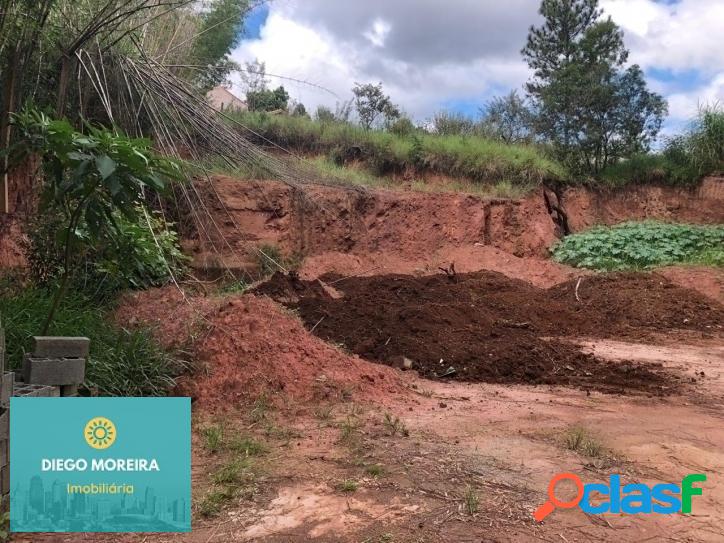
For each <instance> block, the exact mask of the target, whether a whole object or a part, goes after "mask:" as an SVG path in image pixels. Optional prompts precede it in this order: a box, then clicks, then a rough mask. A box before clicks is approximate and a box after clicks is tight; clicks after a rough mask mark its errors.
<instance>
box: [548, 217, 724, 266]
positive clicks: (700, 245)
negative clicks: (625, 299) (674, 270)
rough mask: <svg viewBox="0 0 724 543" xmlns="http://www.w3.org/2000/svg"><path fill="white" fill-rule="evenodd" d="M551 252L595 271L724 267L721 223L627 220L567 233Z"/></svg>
mask: <svg viewBox="0 0 724 543" xmlns="http://www.w3.org/2000/svg"><path fill="white" fill-rule="evenodd" d="M552 252H553V258H554V259H555V260H557V261H558V262H562V263H564V264H569V265H571V266H577V267H581V268H591V269H595V270H627V269H642V268H650V267H655V266H668V265H672V264H706V265H714V266H724V226H698V225H690V224H668V223H660V222H653V221H647V222H640V223H637V222H628V223H623V224H620V225H617V226H612V227H597V228H592V229H591V230H588V231H586V232H582V233H580V234H574V235H571V236H567V237H566V238H564V239H563V240H562V241H560V242H559V243H558V244H557V245H556V246H555V247H553V250H552Z"/></svg>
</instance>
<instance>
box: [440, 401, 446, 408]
mask: <svg viewBox="0 0 724 543" xmlns="http://www.w3.org/2000/svg"><path fill="white" fill-rule="evenodd" d="M438 405H439V406H440V407H442V408H443V409H445V408H446V407H447V404H446V403H445V402H440V403H439V404H438Z"/></svg>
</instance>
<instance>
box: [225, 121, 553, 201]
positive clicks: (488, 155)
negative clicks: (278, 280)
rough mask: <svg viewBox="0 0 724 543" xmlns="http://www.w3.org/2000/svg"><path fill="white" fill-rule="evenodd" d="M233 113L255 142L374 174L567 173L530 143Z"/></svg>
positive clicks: (530, 177) (533, 176) (504, 177)
mask: <svg viewBox="0 0 724 543" xmlns="http://www.w3.org/2000/svg"><path fill="white" fill-rule="evenodd" d="M232 116H234V117H235V118H236V119H238V120H239V121H240V122H241V124H243V125H244V126H246V127H248V128H249V129H250V130H251V131H252V132H245V135H246V136H248V137H249V138H250V139H251V140H252V141H254V142H257V143H260V144H262V143H265V142H266V143H268V141H272V142H274V143H275V144H277V145H279V146H281V147H284V148H286V149H291V150H294V151H295V152H297V153H302V154H310V155H323V154H324V155H327V156H329V158H330V159H332V160H333V161H334V162H335V163H336V164H337V165H340V166H341V165H345V164H348V163H361V164H363V165H364V166H365V167H366V168H367V169H368V170H369V171H371V172H372V173H373V174H375V175H389V174H394V173H402V172H405V171H406V170H408V169H409V168H410V167H413V168H414V169H415V170H416V171H418V172H419V173H435V174H444V175H447V176H450V177H453V178H464V179H466V180H467V181H468V182H472V183H490V182H494V183H497V182H501V181H507V182H510V183H511V184H513V185H515V186H516V187H522V186H525V187H526V188H528V187H530V186H531V185H534V184H538V183H541V182H542V181H543V180H555V181H562V180H563V179H564V178H565V177H566V173H565V171H564V169H563V168H562V167H561V166H560V165H559V164H557V163H556V162H555V161H553V160H549V159H547V158H545V156H544V155H543V153H542V152H541V151H540V150H539V149H538V148H536V147H534V146H531V145H509V144H505V143H503V142H501V141H495V140H492V139H490V138H484V137H479V136H470V137H462V136H445V137H441V136H437V135H434V134H426V133H424V132H422V131H419V132H415V133H414V134H412V135H410V136H398V135H396V134H393V133H390V132H383V131H379V130H364V129H362V128H360V127H357V126H353V125H350V124H347V123H342V122H315V121H312V120H311V119H307V118H301V117H290V116H284V115H267V114H263V113H235V114H232ZM352 174H354V175H356V173H355V172H352ZM352 174H350V175H352Z"/></svg>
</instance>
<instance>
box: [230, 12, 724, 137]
mask: <svg viewBox="0 0 724 543" xmlns="http://www.w3.org/2000/svg"><path fill="white" fill-rule="evenodd" d="M600 3H601V7H602V8H603V9H604V11H605V13H606V14H607V15H610V16H611V17H612V18H613V19H614V21H615V22H616V23H617V24H619V25H620V26H621V27H622V28H623V30H624V32H625V41H626V45H627V47H628V48H629V49H630V51H631V55H630V61H631V62H635V63H637V64H639V65H641V66H642V68H643V69H644V72H645V74H646V76H647V79H648V83H649V86H650V88H652V89H653V90H655V91H657V92H659V93H661V94H662V95H664V96H665V97H666V98H667V100H668V101H669V109H670V117H669V119H668V120H667V122H666V126H665V133H671V132H674V131H677V130H679V129H681V127H682V126H684V124H685V123H686V122H687V120H688V119H690V118H691V116H693V114H694V113H695V112H696V109H697V105H698V104H699V103H710V102H713V101H716V100H721V101H724V53H722V47H721V35H722V31H723V30H724V1H721V0H658V1H655V0H601V2H600ZM538 5H539V1H538V0H506V2H497V1H495V2H493V1H482V0H447V1H446V2H445V3H444V4H443V3H441V2H440V1H439V0H395V1H394V2H392V1H390V0H366V1H365V2H347V1H339V0H272V1H271V2H269V3H267V4H264V5H263V6H261V7H259V8H257V9H255V10H254V11H253V12H252V14H251V15H250V17H249V18H248V20H247V22H246V25H245V31H244V36H243V39H242V42H241V44H240V46H239V47H238V48H237V49H236V50H235V51H234V53H233V57H234V59H235V60H237V61H239V62H244V61H249V60H254V59H256V58H258V59H259V60H262V61H264V62H266V67H267V71H268V72H269V73H274V74H281V75H285V76H288V77H290V78H294V79H299V80H303V81H308V82H309V83H312V84H313V85H318V86H321V87H323V88H324V90H321V89H319V88H318V87H316V86H311V85H304V84H301V83H296V82H292V81H285V80H277V81H272V83H273V84H277V83H281V84H284V85H285V87H286V88H287V90H288V91H289V92H290V94H291V95H292V97H293V98H294V99H296V100H298V101H301V102H303V103H304V104H305V105H306V106H307V109H308V110H312V111H313V110H314V109H315V108H316V106H318V105H321V104H324V105H327V106H331V107H334V106H335V104H336V103H340V102H343V101H345V100H348V99H349V97H350V95H351V92H350V89H351V87H352V86H353V85H354V83H355V82H375V83H376V82H382V83H383V85H384V87H385V89H386V90H387V92H388V93H389V94H390V95H391V96H392V98H393V100H394V101H395V102H397V103H399V104H401V105H402V107H403V109H404V110H405V111H406V112H407V113H408V114H409V115H410V116H411V117H412V118H413V119H415V120H417V121H419V122H424V121H425V120H426V119H428V118H430V117H431V116H432V115H433V114H434V113H435V112H436V111H438V110H440V109H451V110H455V111H459V112H461V113H464V114H468V115H471V116H474V115H476V114H477V112H478V109H479V108H480V107H481V106H482V105H483V104H485V102H486V101H487V100H489V99H490V98H492V97H493V96H495V95H499V94H504V93H507V92H508V91H510V90H512V89H519V90H521V89H522V85H523V83H524V82H525V81H526V79H528V77H529V75H530V73H529V70H528V67H527V66H526V65H525V63H524V62H523V61H522V59H521V57H520V48H521V47H522V46H523V44H524V42H525V36H526V34H527V29H528V27H529V26H530V25H531V24H538V23H539V22H540V18H539V15H538V13H537V9H538ZM272 79H274V78H272ZM235 88H236V91H237V92H238V93H239V94H243V93H244V89H243V88H242V87H241V85H240V84H239V83H238V82H237V84H236V87H235Z"/></svg>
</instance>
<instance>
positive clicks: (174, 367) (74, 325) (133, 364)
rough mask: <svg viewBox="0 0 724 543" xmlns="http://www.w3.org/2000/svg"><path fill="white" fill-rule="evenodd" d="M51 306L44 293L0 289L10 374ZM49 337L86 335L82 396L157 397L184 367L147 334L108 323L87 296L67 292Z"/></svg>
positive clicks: (106, 314) (103, 312)
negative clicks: (87, 354) (84, 393)
mask: <svg viewBox="0 0 724 543" xmlns="http://www.w3.org/2000/svg"><path fill="white" fill-rule="evenodd" d="M51 303H52V295H51V293H50V292H48V291H47V290H46V289H42V288H37V287H29V288H23V289H13V288H12V287H10V286H8V285H0V313H2V317H3V326H4V328H5V336H6V344H7V361H8V366H9V367H10V368H11V369H16V368H19V367H20V366H21V364H22V358H23V354H24V353H25V352H28V351H29V350H30V348H31V338H32V336H34V335H38V333H39V331H40V329H41V327H42V325H43V321H44V320H45V317H46V315H47V314H48V309H49V308H50V305H51ZM50 333H52V334H53V335H59V336H87V337H89V338H90V340H91V352H90V357H89V359H88V361H87V364H86V383H85V387H86V389H87V391H88V392H91V393H97V394H100V395H104V396H162V395H165V394H167V393H168V391H169V390H170V389H171V388H172V387H173V386H174V384H175V377H176V376H178V375H179V374H180V373H181V372H182V371H184V369H185V368H186V365H185V364H184V363H182V362H181V361H180V360H178V359H176V358H174V357H172V356H171V355H169V354H168V353H166V352H164V351H163V349H162V348H161V347H160V345H159V344H158V343H157V342H156V341H155V340H154V339H153V338H152V336H151V334H150V333H149V331H147V330H134V331H128V330H124V329H122V328H117V327H115V326H113V325H112V324H111V323H110V320H109V310H108V309H107V308H102V307H99V306H98V304H97V303H94V302H93V301H92V300H90V299H89V298H88V297H87V296H84V295H82V294H79V293H77V292H70V293H68V295H67V296H66V298H65V303H64V304H63V305H62V306H61V307H60V308H59V309H58V311H57V313H56V316H55V319H54V320H53V323H52V325H51V328H50Z"/></svg>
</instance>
